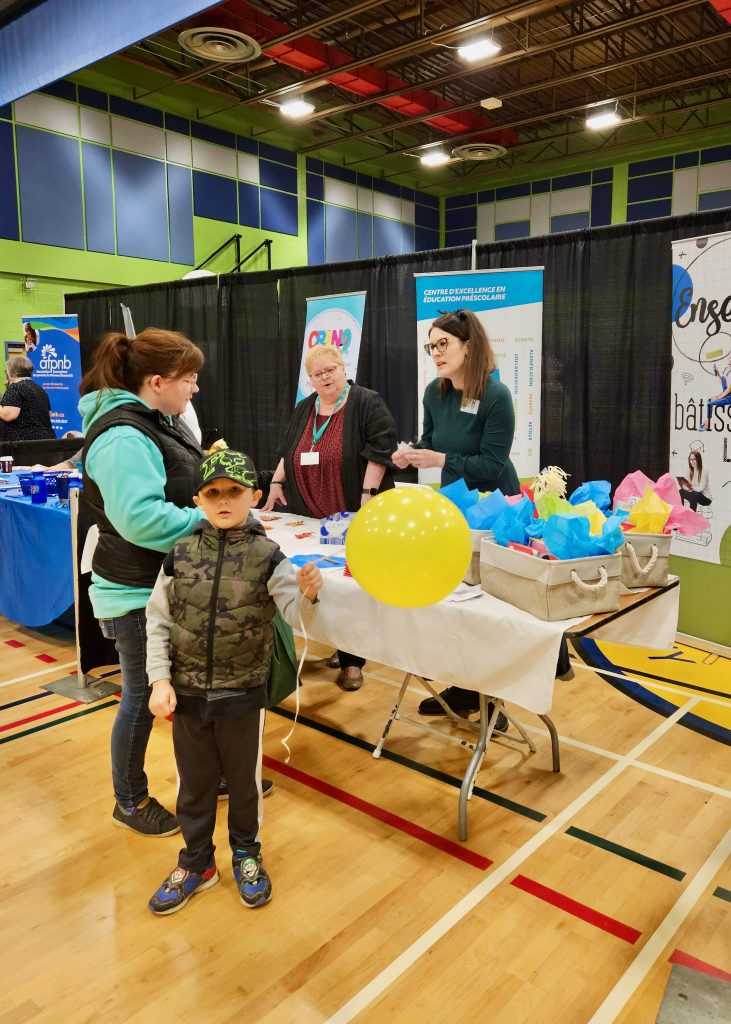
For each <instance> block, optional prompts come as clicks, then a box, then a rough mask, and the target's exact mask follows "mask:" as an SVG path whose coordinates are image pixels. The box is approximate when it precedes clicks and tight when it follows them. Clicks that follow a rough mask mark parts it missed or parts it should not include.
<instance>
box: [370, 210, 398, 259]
mask: <svg viewBox="0 0 731 1024" xmlns="http://www.w3.org/2000/svg"><path fill="white" fill-rule="evenodd" d="M400 252H401V222H400V221H398V220H387V219H386V218H385V217H374V218H373V255H374V256H392V255H393V254H394V253H400Z"/></svg>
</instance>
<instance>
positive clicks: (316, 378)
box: [310, 366, 340, 384]
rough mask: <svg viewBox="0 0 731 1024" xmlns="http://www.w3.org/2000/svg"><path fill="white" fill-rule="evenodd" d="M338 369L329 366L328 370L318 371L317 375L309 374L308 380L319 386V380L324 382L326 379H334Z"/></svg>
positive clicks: (337, 367)
mask: <svg viewBox="0 0 731 1024" xmlns="http://www.w3.org/2000/svg"><path fill="white" fill-rule="evenodd" d="M339 369H340V367H339V366H331V367H330V369H329V370H320V372H319V373H311V374H310V380H311V381H312V383H313V384H315V383H318V384H319V382H320V381H321V380H326V379H327V378H328V377H334V376H335V374H336V373H337V372H338V370H339Z"/></svg>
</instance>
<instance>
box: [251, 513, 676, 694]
mask: <svg viewBox="0 0 731 1024" xmlns="http://www.w3.org/2000/svg"><path fill="white" fill-rule="evenodd" d="M275 514H276V515H279V518H278V519H276V520H270V521H268V522H265V523H264V525H265V526H266V527H269V528H270V529H268V531H267V536H269V537H271V538H272V539H273V540H275V541H276V542H277V543H278V544H279V545H280V547H281V548H282V550H283V551H284V553H285V554H286V555H296V554H305V553H313V555H318V556H320V557H323V556H327V555H338V556H342V555H344V548H341V547H336V546H333V545H325V544H322V545H321V544H320V543H319V522H318V521H317V520H314V519H304V520H303V519H301V518H298V517H295V516H293V515H289V514H283V515H280V514H279V513H275ZM259 518H261V515H260V514H259ZM264 518H265V519H266V515H265V517H264ZM293 521H296V522H297V523H301V524H302V525H299V526H296V527H292V526H291V525H289V524H290V523H291V522H293ZM307 532H312V534H313V536H311V537H305V538H302V539H297V537H296V536H295V534H298V533H307ZM320 570H321V571H322V573H323V576H324V577H325V586H324V587H323V589H322V590H321V592H320V601H321V604H322V607H321V609H320V611H319V613H318V616H317V621H316V623H315V624H314V626H313V628H312V632H311V636H312V638H313V639H315V640H321V641H323V642H324V643H329V644H332V645H333V646H335V647H338V648H339V649H340V650H345V651H350V652H352V653H353V654H358V655H360V656H361V657H363V658H370V659H371V660H373V661H380V662H381V663H382V664H385V665H391V666H393V667H394V668H397V669H401V670H402V671H404V672H413V673H415V674H416V675H420V676H424V677H426V678H430V679H435V680H438V681H439V682H440V683H447V684H452V685H456V686H462V687H465V688H466V689H470V690H477V691H480V692H482V693H487V694H489V695H490V696H494V697H502V698H503V699H504V700H508V701H512V702H513V703H514V704H518V705H520V706H521V707H524V708H527V710H529V711H533V712H535V713H536V714H547V713H548V712H549V711H550V709H551V702H552V698H553V685H554V679H555V671H556V660H557V658H558V651H559V646H560V643H561V637H562V636H563V634H564V632H566V630H569V629H570V628H571V627H572V626H575V625H576V624H577V623H580V622H582V621H583V618H578V619H569V620H566V621H562V622H544V621H542V620H541V619H537V618H535V616H533V615H530V614H529V613H528V612H523V611H521V610H520V609H518V608H513V607H512V605H509V604H506V603H505V602H504V601H499V600H498V599H497V598H494V597H491V596H490V595H489V594H485V593H481V595H480V597H478V598H476V599H474V600H469V601H462V602H458V603H457V602H450V601H448V600H445V601H440V602H439V604H435V605H431V606H430V607H428V608H393V607H391V606H389V605H385V604H381V603H380V602H379V601H376V600H375V599H374V598H372V597H370V596H369V595H368V594H366V593H365V591H363V590H361V588H360V587H359V586H358V584H357V583H356V581H355V580H354V579H351V578H350V577H346V576H344V575H343V570H342V569H328V566H327V563H323V564H321V565H320ZM670 593H672V594H675V595H677V593H678V590H677V588H676V590H675V591H671V592H670ZM664 596H665V597H669V595H664ZM655 603H659V602H653V604H655ZM656 618H657V616H656ZM659 619H660V629H659V634H658V635H660V634H661V635H662V636H663V637H666V636H668V635H670V632H671V627H672V636H673V637H674V634H675V628H676V626H677V596H676V598H675V617H674V620H673V611H672V599H671V602H670V603H669V604H668V605H667V606H666V608H665V610H664V611H663V613H662V614H661V615H660V616H659ZM673 621H674V624H673ZM636 622H637V619H635V617H634V613H632V614H628V615H624V616H622V618H621V619H620V620H618V623H617V626H618V627H620V623H621V624H622V625H621V627H620V628H621V631H622V633H623V635H624V639H623V640H622V642H623V643H632V642H635V643H642V645H643V646H649V647H651V646H654V643H653V636H652V635H649V633H648V630H650V632H652V629H653V628H654V629H655V631H656V632H658V631H657V628H656V627H657V625H658V623H657V622H656V623H655V625H654V626H652V616H651V615H650V614H649V613H648V622H649V623H650V624H649V625H647V626H639V627H638V629H635V628H634V625H635V623H636ZM640 634H641V635H642V639H641V640H640V639H639V635H640ZM612 639H616V637H612ZM671 645H672V639H671V640H670V641H669V643H665V642H663V643H662V644H660V645H659V646H661V647H663V648H667V647H668V646H671Z"/></svg>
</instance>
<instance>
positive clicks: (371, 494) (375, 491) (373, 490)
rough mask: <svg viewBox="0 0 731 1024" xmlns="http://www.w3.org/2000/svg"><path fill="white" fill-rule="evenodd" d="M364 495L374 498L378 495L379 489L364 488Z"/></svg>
mask: <svg viewBox="0 0 731 1024" xmlns="http://www.w3.org/2000/svg"><path fill="white" fill-rule="evenodd" d="M362 493H363V494H370V496H371V497H374V495H376V494H378V488H377V487H364V488H363V491H362Z"/></svg>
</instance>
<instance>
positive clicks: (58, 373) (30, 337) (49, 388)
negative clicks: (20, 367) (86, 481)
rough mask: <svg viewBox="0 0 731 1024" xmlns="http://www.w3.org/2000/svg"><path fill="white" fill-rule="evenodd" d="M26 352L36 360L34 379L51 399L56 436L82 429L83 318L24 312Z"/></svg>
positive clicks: (34, 361) (73, 315) (30, 357)
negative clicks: (81, 331)
mask: <svg viewBox="0 0 731 1024" xmlns="http://www.w3.org/2000/svg"><path fill="white" fill-rule="evenodd" d="M22 320H23V340H24V342H25V354H26V355H27V356H28V358H29V359H30V361H31V362H32V363H33V380H34V381H35V382H36V384H40V386H41V387H42V388H43V389H44V390H45V391H46V393H47V395H48V400H49V402H50V403H51V426H52V427H53V429H54V431H55V433H56V437H63V435H64V434H65V433H66V432H67V431H69V430H79V431H80V430H81V414H80V413H79V409H78V405H79V384H80V383H81V350H80V347H79V320H78V317H77V316H76V314H75V313H74V314H70V315H68V316H24V317H23V318H22Z"/></svg>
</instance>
